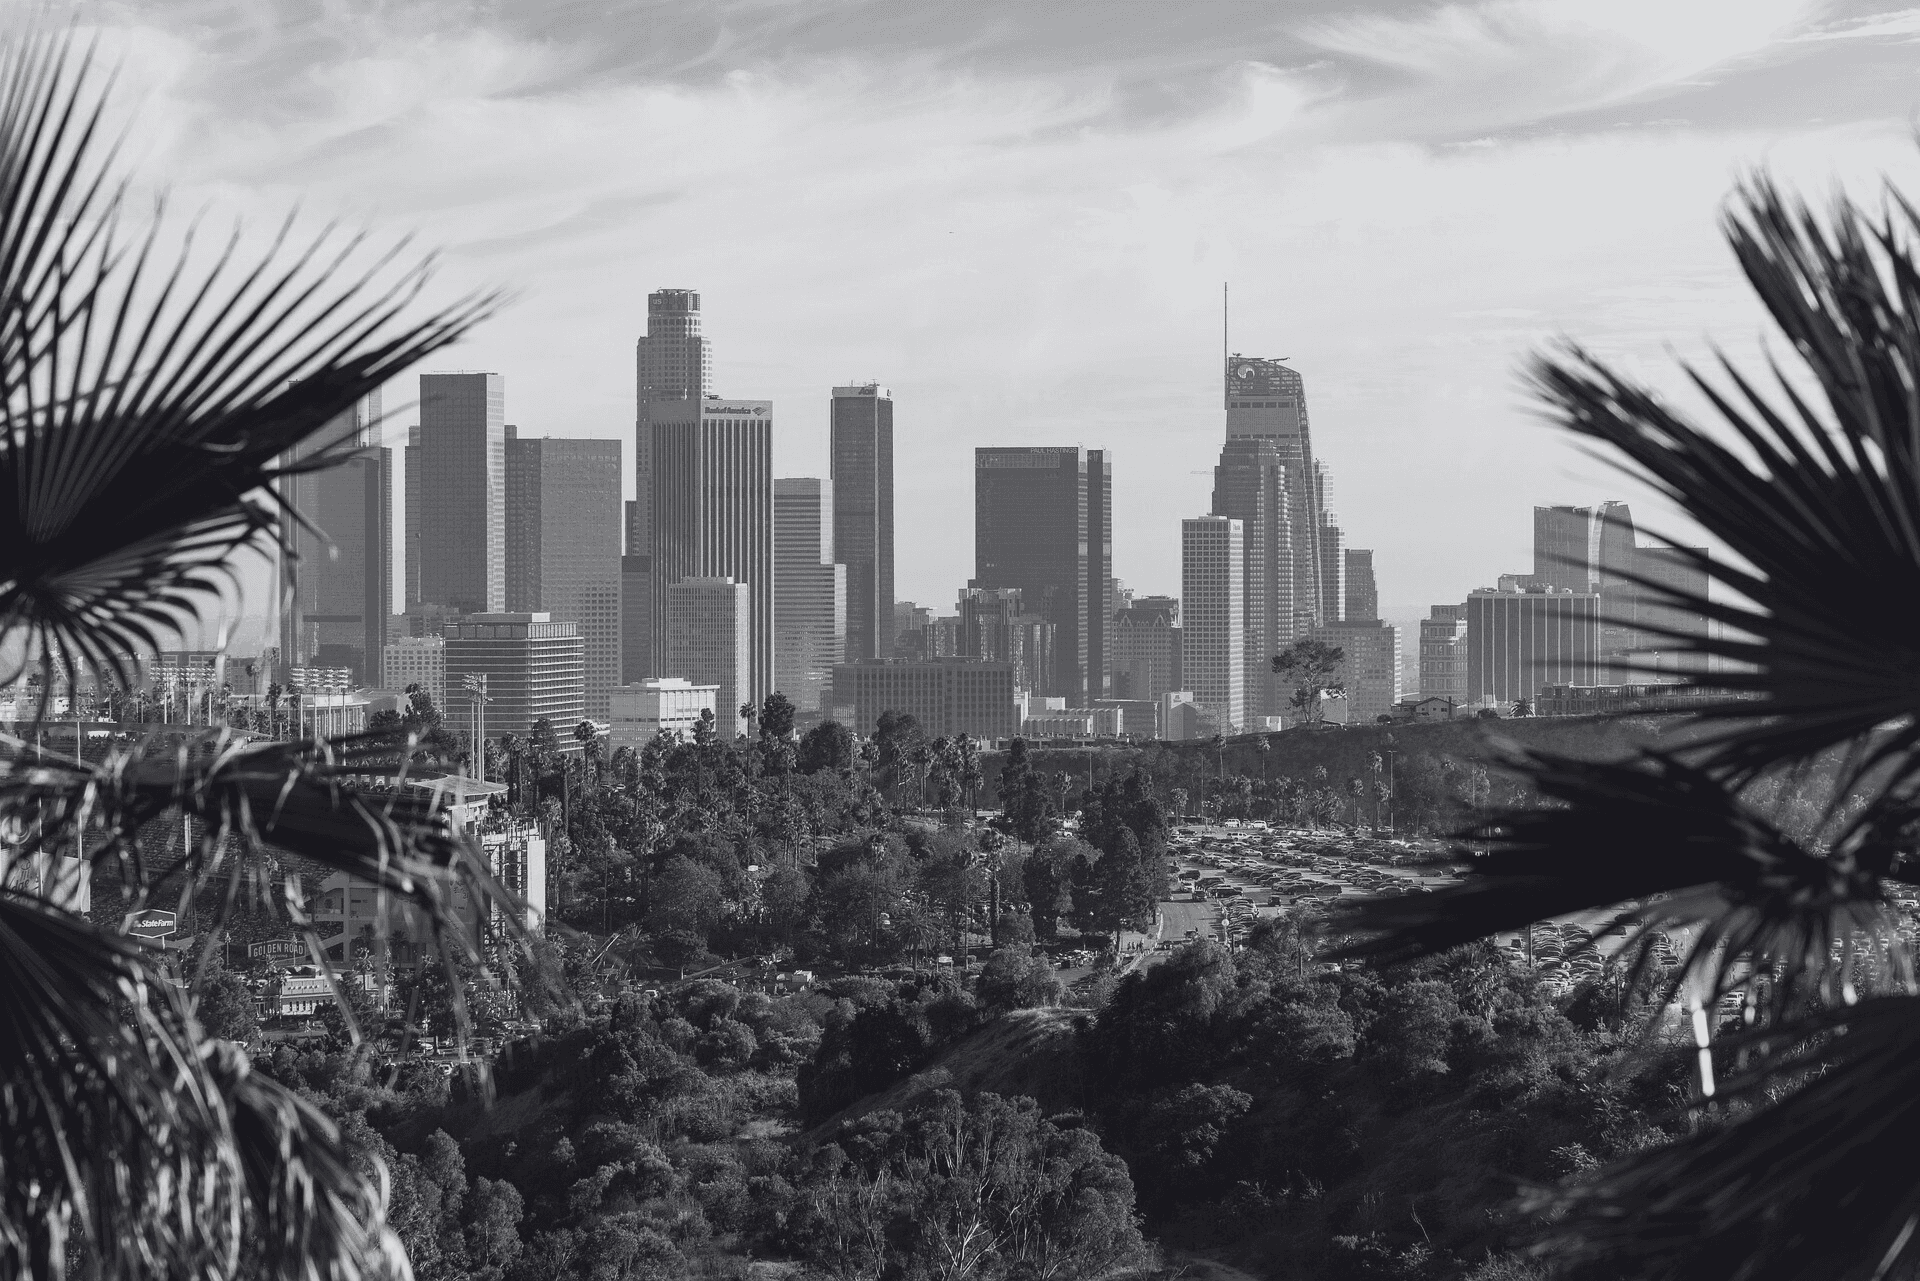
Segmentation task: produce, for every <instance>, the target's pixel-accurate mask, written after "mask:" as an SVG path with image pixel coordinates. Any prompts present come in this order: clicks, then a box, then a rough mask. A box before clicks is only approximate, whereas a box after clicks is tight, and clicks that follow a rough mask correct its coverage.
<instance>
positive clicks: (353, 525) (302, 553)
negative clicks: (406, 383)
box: [280, 391, 393, 685]
mask: <svg viewBox="0 0 1920 1281" xmlns="http://www.w3.org/2000/svg"><path fill="white" fill-rule="evenodd" d="M379 422H380V393H379V392H377V391H376V392H373V393H372V394H370V395H368V396H365V397H362V398H361V400H360V401H359V402H358V403H357V404H355V405H354V407H353V408H352V409H349V410H347V411H346V412H345V413H342V414H341V415H340V416H339V417H337V418H335V419H334V420H333V421H332V422H331V423H329V424H327V426H326V427H325V428H323V429H322V430H321V431H320V432H319V433H318V434H316V435H315V436H313V437H312V438H311V440H310V441H309V442H307V443H305V444H303V445H301V446H300V447H298V448H296V449H295V450H294V451H293V452H292V453H290V454H289V455H288V459H287V461H289V462H294V461H297V460H299V459H300V458H303V457H305V456H307V455H308V454H311V453H314V452H316V451H318V450H320V449H323V448H328V447H331V446H335V445H341V444H353V445H358V446H361V447H363V448H364V447H370V446H373V445H375V444H376V443H377V441H378V439H379ZM280 492H281V494H282V495H283V496H284V497H285V498H286V500H287V501H288V502H290V503H292V504H293V506H294V508H295V509H296V510H298V511H299V512H300V513H301V514H302V515H304V516H305V517H306V518H307V519H308V520H309V521H312V522H313V524H314V525H315V526H317V527H318V529H319V532H318V533H316V532H315V531H314V530H312V529H309V528H306V527H305V526H302V525H300V524H297V523H295V524H290V525H289V537H288V544H289V545H288V547H287V548H286V549H284V550H283V552H282V554H281V577H282V581H283V583H284V584H285V585H286V586H287V587H288V588H289V589H291V590H289V591H287V592H285V593H284V594H283V599H282V605H281V618H280V653H281V655H282V661H283V662H284V663H286V664H288V665H289V666H293V667H306V666H314V667H345V668H349V669H351V670H352V672H353V679H354V680H355V681H357V682H359V683H361V684H364V685H373V684H378V683H379V682H380V680H381V672H380V662H381V658H382V656H383V652H384V649H385V646H386V643H387V618H388V616H389V615H390V614H391V613H392V612H393V602H392V595H393V451H392V450H391V449H386V448H368V449H367V452H366V453H364V454H362V455H361V456H359V457H357V458H353V459H350V460H348V461H347V462H345V463H342V464H341V465H339V466H337V467H330V468H327V469H326V470H324V471H316V472H306V473H303V474H299V475H293V476H287V477H284V478H282V479H281V481H280Z"/></svg>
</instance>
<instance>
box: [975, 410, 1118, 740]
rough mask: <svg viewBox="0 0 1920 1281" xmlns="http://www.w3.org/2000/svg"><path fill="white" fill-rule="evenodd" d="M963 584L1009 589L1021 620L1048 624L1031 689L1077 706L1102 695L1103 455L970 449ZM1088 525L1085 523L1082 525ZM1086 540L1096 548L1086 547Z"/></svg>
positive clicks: (1061, 449)
mask: <svg viewBox="0 0 1920 1281" xmlns="http://www.w3.org/2000/svg"><path fill="white" fill-rule="evenodd" d="M973 485H974V522H973V529H974V535H973V538H974V577H973V582H972V585H973V586H975V587H984V588H1017V589H1019V591H1020V595H1021V600H1022V602H1023V603H1024V605H1025V607H1026V610H1027V612H1028V613H1030V614H1034V615H1037V616H1038V617H1040V618H1042V619H1044V620H1046V621H1047V622H1049V623H1051V624H1053V640H1054V662H1053V672H1052V675H1051V677H1050V678H1049V680H1048V681H1047V687H1046V688H1045V689H1044V690H1040V691H1037V692H1040V693H1045V694H1048V695H1056V696H1060V697H1065V698H1068V699H1070V700H1073V701H1075V702H1077V703H1080V704H1083V705H1084V703H1085V702H1086V692H1087V691H1088V690H1089V689H1095V690H1100V689H1103V688H1104V686H1105V684H1106V683H1107V681H1106V674H1107V671H1108V668H1109V666H1110V660H1109V657H1108V655H1107V653H1106V639H1105V638H1106V629H1105V626H1104V624H1103V625H1102V627H1101V629H1100V632H1099V638H1098V640H1097V641H1096V639H1095V634H1094V631H1093V628H1092V622H1091V617H1092V612H1093V611H1094V610H1106V611H1109V612H1110V604H1111V601H1112V596H1113V585H1112V574H1111V572H1110V557H1111V541H1112V532H1111V516H1110V513H1111V509H1112V459H1111V455H1110V454H1108V453H1107V452H1106V451H1104V450H1085V449H1080V448H1077V447H1073V446H1022V447H1017V448H983V449H976V450H974V472H973ZM1090 520H1091V521H1092V522H1093V523H1091V524H1090ZM1095 544H1099V545H1100V546H1102V547H1105V548H1106V550H1105V551H1101V552H1098V553H1096V552H1094V551H1093V550H1091V549H1092V548H1093V547H1094V545H1095Z"/></svg>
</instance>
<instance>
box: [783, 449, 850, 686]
mask: <svg viewBox="0 0 1920 1281" xmlns="http://www.w3.org/2000/svg"><path fill="white" fill-rule="evenodd" d="M773 564H774V574H773V617H774V630H775V632H776V633H777V634H778V635H779V638H780V640H779V644H778V645H777V646H776V647H775V649H774V687H775V688H776V689H778V690H779V691H780V692H781V693H782V694H785V695H786V696H787V698H788V699H789V700H791V701H792V703H793V705H794V708H795V709H796V710H798V711H802V712H818V711H821V710H822V709H823V708H824V707H825V706H826V699H827V696H828V695H829V694H830V693H831V692H832V691H831V689H830V686H831V685H832V682H833V669H834V666H835V664H838V663H843V662H845V661H846V646H847V567H846V566H845V565H841V564H836V563H835V562H834V558H833V487H832V486H831V485H830V484H829V483H828V482H826V481H824V480H816V479H814V478H812V477H782V478H781V479H779V480H776V481H774V482H773Z"/></svg>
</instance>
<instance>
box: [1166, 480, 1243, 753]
mask: <svg viewBox="0 0 1920 1281" xmlns="http://www.w3.org/2000/svg"><path fill="white" fill-rule="evenodd" d="M1245 542H1246V529H1245V525H1244V523H1243V522H1241V521H1238V520H1231V519H1229V518H1227V517H1225V516H1195V517H1192V518H1190V519H1188V520H1184V521H1182V522H1181V523H1180V612H1181V614H1182V616H1183V619H1184V621H1183V624H1182V627H1181V635H1180V671H1181V677H1182V682H1183V683H1184V684H1185V685H1186V687H1187V688H1188V689H1190V690H1192V691H1193V697H1194V701H1195V702H1196V703H1198V704H1199V705H1200V706H1201V707H1202V708H1203V709H1204V710H1205V712H1206V713H1207V714H1208V715H1209V716H1210V717H1211V718H1212V719H1213V721H1214V722H1215V724H1216V725H1218V727H1219V732H1220V733H1223V734H1233V733H1238V732H1239V730H1240V728H1241V726H1243V725H1244V724H1245V723H1246V719H1247V679H1246V677H1247V673H1246V599H1247V597H1246V548H1245Z"/></svg>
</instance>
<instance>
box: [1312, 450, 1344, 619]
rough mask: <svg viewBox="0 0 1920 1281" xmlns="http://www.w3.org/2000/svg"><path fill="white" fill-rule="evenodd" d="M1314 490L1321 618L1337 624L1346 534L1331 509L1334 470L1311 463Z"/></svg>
mask: <svg viewBox="0 0 1920 1281" xmlns="http://www.w3.org/2000/svg"><path fill="white" fill-rule="evenodd" d="M1313 491H1314V495H1315V501H1316V502H1318V503H1319V505H1320V506H1319V510H1320V621H1321V622H1322V623H1337V622H1339V621H1340V620H1341V619H1342V618H1344V617H1346V612H1347V557H1346V536H1345V535H1344V534H1343V533H1342V532H1341V530H1340V518H1339V517H1338V516H1337V515H1335V514H1334V510H1333V473H1332V472H1330V471H1329V470H1328V469H1327V465H1326V464H1325V463H1321V462H1316V463H1314V465H1313Z"/></svg>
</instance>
